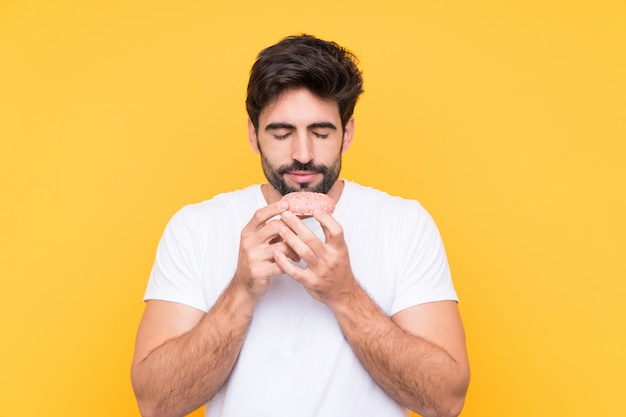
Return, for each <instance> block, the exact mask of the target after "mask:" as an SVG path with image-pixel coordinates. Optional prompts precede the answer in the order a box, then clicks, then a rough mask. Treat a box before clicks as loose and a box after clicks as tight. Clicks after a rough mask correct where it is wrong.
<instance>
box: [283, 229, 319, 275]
mask: <svg viewBox="0 0 626 417" xmlns="http://www.w3.org/2000/svg"><path fill="white" fill-rule="evenodd" d="M305 228H306V226H305ZM306 229H307V231H308V232H309V233H311V232H310V231H309V230H308V228H306ZM278 233H279V235H280V237H281V238H282V239H283V240H284V242H285V243H286V244H287V245H289V247H291V248H292V249H293V251H294V252H295V253H296V254H297V255H298V256H299V257H300V258H301V259H303V260H304V261H305V262H306V263H307V265H309V266H311V267H313V266H315V265H316V264H317V262H318V256H317V255H316V253H315V252H314V251H313V249H311V247H310V246H309V244H307V243H306V242H304V241H303V240H302V239H301V236H300V235H296V234H295V233H294V232H293V230H291V229H290V228H289V227H287V226H282V227H281V228H280V230H279V231H278ZM313 238H314V239H315V240H316V241H317V242H318V243H320V244H321V245H323V243H322V242H321V240H319V239H318V238H317V236H315V235H313Z"/></svg>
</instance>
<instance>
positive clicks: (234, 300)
mask: <svg viewBox="0 0 626 417" xmlns="http://www.w3.org/2000/svg"><path fill="white" fill-rule="evenodd" d="M253 308H254V306H253V305H251V303H249V302H248V301H247V300H245V299H244V298H243V297H242V296H241V293H240V292H238V291H237V290H235V289H233V288H232V285H231V286H229V287H228V288H227V290H226V291H225V292H224V293H223V294H222V296H221V297H220V298H219V299H218V301H217V302H216V304H215V305H214V306H213V308H212V309H211V310H210V311H209V312H208V313H207V314H206V315H205V316H204V317H203V318H202V319H201V320H200V322H199V323H198V324H197V325H196V326H195V327H194V328H193V329H191V330H190V331H189V332H187V333H184V334H182V335H180V336H178V337H176V338H173V339H170V340H168V341H166V342H165V343H163V344H162V345H160V346H158V347H157V348H156V349H154V350H153V351H152V352H150V353H149V354H148V355H147V356H146V357H145V358H144V359H143V360H141V361H140V362H139V363H137V364H136V365H135V366H134V367H133V372H132V380H133V386H134V389H135V394H136V397H137V402H138V404H139V408H140V411H141V413H142V415H143V416H145V417H147V416H150V417H155V416H183V415H186V414H187V413H189V412H191V411H192V410H194V409H196V408H198V407H199V406H201V405H202V404H204V403H206V402H207V401H209V400H210V399H211V398H212V397H213V396H214V395H215V393H216V392H217V391H218V390H219V389H220V387H221V386H222V385H223V384H224V382H225V381H226V379H227V378H228V376H229V375H230V372H231V370H232V367H233V365H234V364H235V361H236V359H237V356H238V354H239V351H240V350H241V346H242V344H243V341H244V339H245V336H246V333H247V330H248V326H249V324H250V319H251V317H252V310H253Z"/></svg>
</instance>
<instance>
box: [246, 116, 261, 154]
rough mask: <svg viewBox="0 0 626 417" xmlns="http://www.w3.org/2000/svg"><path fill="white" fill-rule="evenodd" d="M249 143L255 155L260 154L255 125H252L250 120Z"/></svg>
mask: <svg viewBox="0 0 626 417" xmlns="http://www.w3.org/2000/svg"><path fill="white" fill-rule="evenodd" d="M248 142H249V143H250V147H251V148H252V150H253V151H254V152H255V153H260V151H259V143H258V139H257V136H256V129H255V128H254V124H252V120H250V119H248Z"/></svg>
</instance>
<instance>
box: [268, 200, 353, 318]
mask: <svg viewBox="0 0 626 417" xmlns="http://www.w3.org/2000/svg"><path fill="white" fill-rule="evenodd" d="M314 217H315V219H316V220H317V221H318V222H320V224H321V226H322V230H323V231H324V236H325V240H326V241H325V242H322V241H321V240H320V239H319V238H318V237H317V236H316V235H315V234H314V233H313V232H312V231H311V230H310V229H309V228H308V227H307V226H306V225H305V224H304V223H303V222H302V221H301V220H300V219H299V218H298V217H297V216H296V215H294V214H293V213H291V212H289V211H285V212H283V213H282V215H281V218H282V221H283V222H284V224H283V225H281V226H280V227H279V229H278V233H279V235H280V237H281V238H282V239H283V240H284V242H285V243H286V244H287V245H288V246H289V247H290V248H292V250H293V251H294V252H295V253H296V254H297V255H298V256H299V257H300V258H301V259H302V260H304V261H305V262H306V264H307V267H306V268H305V269H302V268H300V267H298V266H297V265H295V264H293V263H292V262H290V261H289V259H287V256H285V254H284V252H282V251H277V250H276V251H274V253H273V256H274V259H275V261H276V265H277V266H278V267H279V268H281V270H282V271H284V273H286V274H287V275H289V276H291V277H292V278H294V279H295V280H297V281H299V282H300V283H301V284H302V285H303V286H304V287H305V288H306V290H307V291H308V292H309V294H311V296H312V297H314V298H315V299H317V300H318V301H321V302H322V303H324V304H327V305H329V306H330V307H331V308H332V304H333V303H336V302H337V301H339V300H340V299H345V297H346V296H349V295H350V294H351V293H352V292H354V291H355V290H356V289H357V287H358V283H357V282H356V279H355V278H354V275H353V273H352V268H351V266H350V258H349V256H348V247H347V245H346V242H345V240H344V237H343V228H342V227H341V225H340V224H339V223H338V222H337V221H336V220H335V219H334V218H333V217H332V216H331V215H330V214H327V213H325V212H322V211H319V212H315V213H314Z"/></svg>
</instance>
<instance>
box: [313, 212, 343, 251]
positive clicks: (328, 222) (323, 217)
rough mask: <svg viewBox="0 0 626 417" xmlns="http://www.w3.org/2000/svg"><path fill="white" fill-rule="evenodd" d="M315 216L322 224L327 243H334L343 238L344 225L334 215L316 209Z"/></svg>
mask: <svg viewBox="0 0 626 417" xmlns="http://www.w3.org/2000/svg"><path fill="white" fill-rule="evenodd" d="M313 217H314V218H315V220H317V221H318V222H319V223H320V225H321V226H322V230H323V231H324V238H325V243H328V244H332V243H333V242H334V241H342V240H343V227H341V225H340V224H339V222H338V221H337V220H336V219H335V218H334V217H333V216H331V215H330V214H328V213H326V212H325V211H323V210H316V211H315V212H313Z"/></svg>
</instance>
